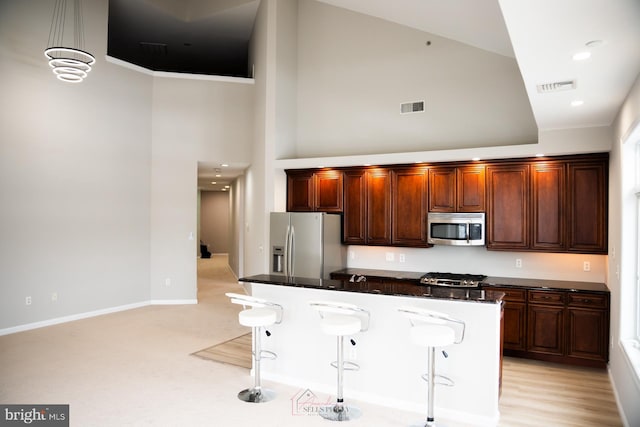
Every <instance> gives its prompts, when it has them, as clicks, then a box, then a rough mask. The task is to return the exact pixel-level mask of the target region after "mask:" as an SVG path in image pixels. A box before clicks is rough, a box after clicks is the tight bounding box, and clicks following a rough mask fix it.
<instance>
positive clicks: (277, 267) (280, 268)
mask: <svg viewBox="0 0 640 427" xmlns="http://www.w3.org/2000/svg"><path fill="white" fill-rule="evenodd" d="M271 253H272V257H273V264H272V265H271V272H273V273H284V246H274V247H273V251H272V252H271Z"/></svg>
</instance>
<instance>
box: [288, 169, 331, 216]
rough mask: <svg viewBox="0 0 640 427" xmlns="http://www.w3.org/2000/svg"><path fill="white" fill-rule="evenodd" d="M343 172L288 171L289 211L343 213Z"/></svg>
mask: <svg viewBox="0 0 640 427" xmlns="http://www.w3.org/2000/svg"><path fill="white" fill-rule="evenodd" d="M342 192H343V177H342V171H334V170H321V171H313V170H296V171H287V211H289V212H332V213H336V212H342Z"/></svg>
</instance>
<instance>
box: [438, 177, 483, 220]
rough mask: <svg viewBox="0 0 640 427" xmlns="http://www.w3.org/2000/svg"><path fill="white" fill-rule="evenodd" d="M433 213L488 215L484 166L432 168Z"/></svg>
mask: <svg viewBox="0 0 640 427" xmlns="http://www.w3.org/2000/svg"><path fill="white" fill-rule="evenodd" d="M429 211H430V212H484V211H485V168H484V166H458V167H448V166H445V167H433V168H430V169H429Z"/></svg>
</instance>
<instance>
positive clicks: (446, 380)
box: [421, 374, 456, 387]
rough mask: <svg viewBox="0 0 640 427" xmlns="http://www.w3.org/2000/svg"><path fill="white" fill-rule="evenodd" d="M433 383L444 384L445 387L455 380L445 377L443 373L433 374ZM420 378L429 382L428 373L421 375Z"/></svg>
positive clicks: (452, 383)
mask: <svg viewBox="0 0 640 427" xmlns="http://www.w3.org/2000/svg"><path fill="white" fill-rule="evenodd" d="M435 377H436V378H435V383H436V384H438V385H444V386H447V387H453V386H454V385H455V384H456V383H455V381H453V380H452V379H451V378H449V377H445V376H444V375H436V376H435ZM421 378H422V379H423V380H424V381H425V382H427V383H428V382H429V374H424V375H422V376H421Z"/></svg>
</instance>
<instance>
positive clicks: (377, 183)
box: [343, 169, 391, 245]
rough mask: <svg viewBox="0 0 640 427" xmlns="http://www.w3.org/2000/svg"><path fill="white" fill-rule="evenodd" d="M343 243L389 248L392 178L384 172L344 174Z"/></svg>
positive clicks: (387, 172)
mask: <svg viewBox="0 0 640 427" xmlns="http://www.w3.org/2000/svg"><path fill="white" fill-rule="evenodd" d="M344 187H345V193H344V216H343V241H344V243H347V244H354V245H391V174H390V172H389V170H387V169H372V170H369V169H351V170H348V171H345V172H344Z"/></svg>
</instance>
